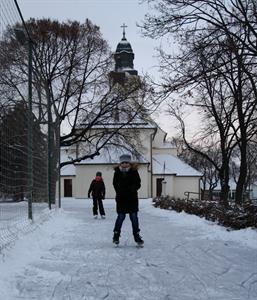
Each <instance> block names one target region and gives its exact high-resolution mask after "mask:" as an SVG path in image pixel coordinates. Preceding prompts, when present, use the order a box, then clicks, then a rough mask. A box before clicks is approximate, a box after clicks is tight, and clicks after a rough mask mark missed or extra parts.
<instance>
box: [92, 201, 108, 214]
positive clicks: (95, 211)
mask: <svg viewBox="0 0 257 300" xmlns="http://www.w3.org/2000/svg"><path fill="white" fill-rule="evenodd" d="M98 207H99V212H100V215H101V216H105V212H104V206H103V200H102V198H100V197H99V198H93V214H94V216H97V215H98Z"/></svg>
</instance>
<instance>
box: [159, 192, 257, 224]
mask: <svg viewBox="0 0 257 300" xmlns="http://www.w3.org/2000/svg"><path fill="white" fill-rule="evenodd" d="M153 205H154V206H155V207H159V208H162V209H168V210H175V211H177V212H181V211H184V212H186V213H188V214H194V215H197V216H199V217H203V218H205V219H207V220H210V221H214V222H217V223H218V224H220V225H223V226H226V227H229V228H233V229H241V228H247V227H255V228H257V205H256V204H253V203H251V202H248V203H245V204H244V206H237V205H235V204H233V203H231V204H230V206H229V208H227V209H225V208H224V207H223V206H222V205H220V204H219V203H218V202H217V201H203V200H202V201H201V200H198V199H190V200H187V199H179V198H178V199H175V198H173V197H169V196H165V197H157V198H154V199H153Z"/></svg>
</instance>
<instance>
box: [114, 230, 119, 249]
mask: <svg viewBox="0 0 257 300" xmlns="http://www.w3.org/2000/svg"><path fill="white" fill-rule="evenodd" d="M112 242H113V243H114V244H115V245H116V246H118V245H119V243H120V234H119V232H117V231H114V234H113V239H112Z"/></svg>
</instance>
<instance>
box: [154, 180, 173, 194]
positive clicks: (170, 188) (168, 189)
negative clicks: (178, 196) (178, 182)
mask: <svg viewBox="0 0 257 300" xmlns="http://www.w3.org/2000/svg"><path fill="white" fill-rule="evenodd" d="M157 179H163V180H165V181H166V191H165V192H166V195H167V196H170V197H174V176H173V175H170V176H169V175H165V177H163V176H162V175H153V197H156V196H157Z"/></svg>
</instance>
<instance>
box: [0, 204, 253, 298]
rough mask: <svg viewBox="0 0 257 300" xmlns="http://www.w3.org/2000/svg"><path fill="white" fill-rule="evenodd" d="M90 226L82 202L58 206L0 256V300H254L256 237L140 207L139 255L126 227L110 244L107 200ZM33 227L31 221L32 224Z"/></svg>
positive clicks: (111, 209)
mask: <svg viewBox="0 0 257 300" xmlns="http://www.w3.org/2000/svg"><path fill="white" fill-rule="evenodd" d="M104 206H105V210H106V219H105V220H102V219H97V220H95V219H93V216H92V203H91V200H87V199H76V200H75V199H65V200H63V201H62V209H60V210H52V211H51V213H49V217H48V218H45V219H44V222H41V223H40V226H39V225H38V224H32V225H31V226H32V227H33V226H34V230H30V232H27V233H26V234H25V233H23V234H20V235H19V236H17V239H16V240H15V241H14V242H13V243H12V244H11V245H9V247H8V248H5V249H4V250H2V253H1V255H0V258H1V262H0V270H1V272H0V290H1V294H0V299H5V300H14V299H26V300H30V299H37V300H41V299H42V300H47V299H49V300H50V299H53V300H54V299H62V300H66V299H72V300H80V299H87V300H91V299H110V300H116V299H117V300H118V299H119V300H122V299H124V300H137V299H140V300H141V299H146V300H152V299H153V300H159V299H163V300H164V299H166V300H167V299H172V300H189V299H190V300H207V299H211V300H218V299H219V300H239V299H240V300H245V299H250V300H253V299H254V300H256V299H257V232H256V230H252V229H243V230H239V231H228V230H227V229H226V228H223V227H221V226H218V225H216V224H215V223H212V222H209V221H206V220H204V219H201V218H199V217H197V216H193V215H187V214H185V213H177V212H174V211H167V210H161V209H159V208H154V207H153V206H152V204H151V200H150V199H147V200H140V213H139V221H140V227H141V234H142V236H143V239H144V240H145V247H144V248H137V247H136V246H135V242H134V241H133V237H132V232H131V224H130V220H129V218H128V217H127V218H126V220H125V221H124V224H123V230H122V235H121V239H120V246H119V247H118V248H115V247H114V245H113V244H112V234H113V233H112V231H113V226H114V221H115V217H116V212H115V202H114V200H104ZM35 223H36V221H35Z"/></svg>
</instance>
